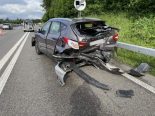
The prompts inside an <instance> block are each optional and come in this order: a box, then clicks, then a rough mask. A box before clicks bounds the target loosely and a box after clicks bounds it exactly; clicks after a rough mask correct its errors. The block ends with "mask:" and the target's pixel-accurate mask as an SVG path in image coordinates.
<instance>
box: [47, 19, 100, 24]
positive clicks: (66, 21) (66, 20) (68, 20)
mask: <svg viewBox="0 0 155 116" xmlns="http://www.w3.org/2000/svg"><path fill="white" fill-rule="evenodd" d="M49 21H60V22H63V23H65V24H74V23H79V22H89V21H90V22H92V21H102V20H101V19H98V18H52V19H50V20H49Z"/></svg>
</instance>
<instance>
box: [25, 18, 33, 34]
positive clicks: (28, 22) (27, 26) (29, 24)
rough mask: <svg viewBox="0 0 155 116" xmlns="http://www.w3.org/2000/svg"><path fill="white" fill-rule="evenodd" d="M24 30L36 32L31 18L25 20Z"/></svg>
mask: <svg viewBox="0 0 155 116" xmlns="http://www.w3.org/2000/svg"><path fill="white" fill-rule="evenodd" d="M23 26H24V29H23V30H24V32H34V24H33V22H32V21H31V20H25V21H24V22H23Z"/></svg>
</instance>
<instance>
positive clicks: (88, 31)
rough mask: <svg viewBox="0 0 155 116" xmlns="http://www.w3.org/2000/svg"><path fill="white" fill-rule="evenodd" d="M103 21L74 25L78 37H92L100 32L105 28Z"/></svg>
mask: <svg viewBox="0 0 155 116" xmlns="http://www.w3.org/2000/svg"><path fill="white" fill-rule="evenodd" d="M105 26H106V25H105V22H104V21H92V22H80V23H76V24H75V28H76V30H77V31H78V32H79V33H80V35H88V36H94V35H96V34H97V33H99V32H102V31H103V30H104V27H105Z"/></svg>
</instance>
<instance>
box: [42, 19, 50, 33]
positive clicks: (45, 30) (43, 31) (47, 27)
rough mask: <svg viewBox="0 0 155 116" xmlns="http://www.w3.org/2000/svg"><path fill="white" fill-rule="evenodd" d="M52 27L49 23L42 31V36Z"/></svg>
mask: <svg viewBox="0 0 155 116" xmlns="http://www.w3.org/2000/svg"><path fill="white" fill-rule="evenodd" d="M50 25H51V22H47V23H46V24H45V25H44V26H43V27H42V29H41V31H42V34H44V35H45V34H47V33H48V30H49V27H50Z"/></svg>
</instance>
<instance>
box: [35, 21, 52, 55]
mask: <svg viewBox="0 0 155 116" xmlns="http://www.w3.org/2000/svg"><path fill="white" fill-rule="evenodd" d="M50 25H51V21H49V22H47V23H46V24H45V25H44V26H43V27H42V29H41V30H40V32H39V33H38V37H37V38H38V45H39V49H40V50H41V51H42V52H44V53H45V54H46V52H47V50H46V37H47V35H48V32H49V28H50Z"/></svg>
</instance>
